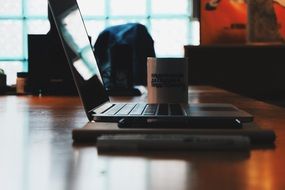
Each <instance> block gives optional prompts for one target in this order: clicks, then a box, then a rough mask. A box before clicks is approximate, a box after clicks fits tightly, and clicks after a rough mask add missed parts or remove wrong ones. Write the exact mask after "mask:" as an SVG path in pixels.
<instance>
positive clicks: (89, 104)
mask: <svg viewBox="0 0 285 190" xmlns="http://www.w3.org/2000/svg"><path fill="white" fill-rule="evenodd" d="M49 6H50V8H51V11H52V14H53V18H54V21H55V24H56V26H57V30H58V33H59V35H60V38H61V41H62V44H63V47H64V50H65V54H66V57H67V59H68V63H69V66H70V68H71V71H72V74H73V78H74V81H75V83H76V86H77V89H78V93H79V95H80V96H81V100H82V102H83V104H84V108H85V111H86V112H88V111H90V110H91V109H93V108H95V107H97V106H99V105H101V104H102V103H104V102H107V101H109V98H108V95H107V93H106V91H105V88H104V84H103V80H102V77H101V75H100V72H99V68H98V65H97V62H96V59H95V56H94V54H93V50H92V46H91V44H90V41H89V38H88V34H87V31H86V28H85V25H84V22H83V19H82V16H81V13H80V11H79V8H78V4H77V2H76V0H60V1H59V0H49ZM67 72H68V71H67Z"/></svg>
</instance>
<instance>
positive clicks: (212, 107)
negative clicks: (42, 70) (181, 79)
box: [49, 0, 253, 121]
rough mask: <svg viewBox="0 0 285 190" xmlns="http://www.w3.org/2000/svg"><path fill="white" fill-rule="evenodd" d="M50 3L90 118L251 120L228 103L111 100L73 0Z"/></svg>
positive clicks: (248, 115) (112, 119) (115, 119)
mask: <svg viewBox="0 0 285 190" xmlns="http://www.w3.org/2000/svg"><path fill="white" fill-rule="evenodd" d="M49 6H50V8H51V11H52V14H53V18H54V21H55V24H56V26H57V30H58V33H59V36H60V38H61V42H62V45H63V48H64V50H65V54H66V58H67V59H68V63H69V66H70V69H71V72H72V75H73V78H74V81H75V84H76V87H77V90H78V93H79V96H80V98H81V101H82V103H83V106H84V109H85V112H86V114H87V117H88V119H89V121H92V120H95V121H118V120H119V119H121V118H136V119H137V118H143V119H148V118H152V119H160V118H163V119H168V120H177V119H187V120H188V119H189V120H191V119H229V118H232V119H239V120H241V121H252V120H253V116H252V115H251V114H249V113H247V112H245V111H243V110H241V109H239V108H237V107H235V106H233V105H231V104H219V103H217V104H214V103H208V104H202V103H201V104H200V103H199V104H148V103H145V102H141V103H113V102H111V101H110V99H109V96H108V94H107V92H106V89H105V87H104V82H103V80H102V77H101V74H100V70H99V66H98V65H97V62H96V59H95V56H94V54H93V50H92V46H91V44H90V41H89V39H88V34H87V31H86V27H85V24H84V21H83V18H82V15H81V13H80V10H79V7H78V4H77V2H76V0H60V1H59V0H49ZM67 72H68V71H67Z"/></svg>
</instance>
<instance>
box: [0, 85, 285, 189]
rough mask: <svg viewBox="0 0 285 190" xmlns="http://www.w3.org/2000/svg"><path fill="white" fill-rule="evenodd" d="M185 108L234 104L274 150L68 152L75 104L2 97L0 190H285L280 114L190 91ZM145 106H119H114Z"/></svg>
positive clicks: (79, 119)
mask: <svg viewBox="0 0 285 190" xmlns="http://www.w3.org/2000/svg"><path fill="white" fill-rule="evenodd" d="M189 90H190V91H189V92H190V93H189V97H190V98H189V100H190V102H224V103H231V104H234V105H236V106H238V107H240V108H242V109H244V110H246V111H248V112H250V113H251V114H253V115H254V116H255V121H256V123H258V124H259V125H260V126H262V127H264V128H273V129H274V130H275V132H276V134H277V140H276V147H275V148H274V149H255V150H252V151H250V152H248V153H245V152H221V151H220V152H219V151H216V152H215V151H192V152H160V153H159V152H154V153H147V152H144V153H143V152H142V153H138V154H115V155H100V154H98V153H97V149H96V147H95V146H94V145H86V144H85V145H77V146H75V145H73V144H72V139H71V130H72V129H73V128H78V127H82V126H83V125H84V124H85V123H86V122H87V119H86V117H85V114H84V111H83V108H82V106H81V104H80V100H79V98H78V97H35V96H0V189H7V190H8V189H9V190H14V189H17V190H18V189H27V190H41V189H47V190H51V189H52V190H76V189H79V190H88V189H92V190H93V189H96V190H100V189H104V190H113V189H116V190H117V189H124V190H126V189H132V190H144V189H146V190H150V189H155V190H158V189H163V190H167V189H171V190H174V189H175V190H179V189H203V190H205V189H242V190H271V189H274V190H278V189H280V190H283V189H285V180H284V176H285V108H281V107H277V106H273V105H270V104H266V103H264V102H260V101H256V100H253V99H249V98H246V97H242V96H239V95H236V94H233V93H229V92H226V91H224V90H221V89H216V88H212V87H206V86H202V87H190V88H189ZM128 99H129V100H131V101H136V100H139V101H141V100H145V99H146V95H143V96H142V97H136V98H117V100H119V101H126V100H128Z"/></svg>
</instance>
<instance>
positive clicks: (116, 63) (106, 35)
mask: <svg viewBox="0 0 285 190" xmlns="http://www.w3.org/2000/svg"><path fill="white" fill-rule="evenodd" d="M94 54H95V57H96V60H97V62H98V65H99V69H100V71H101V73H102V77H103V81H104V83H105V85H106V87H107V88H114V87H115V88H116V87H118V85H117V84H114V81H116V79H111V78H112V77H114V76H116V74H114V73H115V72H117V75H118V72H119V70H120V71H122V70H123V69H127V70H125V72H126V73H127V75H128V77H127V79H128V80H129V81H128V82H127V87H126V88H131V86H132V85H146V81H147V80H146V78H147V68H146V61H147V57H154V56H155V51H154V45H153V39H152V37H151V35H150V34H149V33H148V31H147V28H146V27H145V26H144V25H142V24H139V23H128V24H123V25H116V26H112V27H108V28H106V29H105V30H104V31H102V32H101V33H100V34H99V36H98V38H97V40H96V42H95V45H94ZM112 57H113V59H112ZM126 73H125V74H126ZM130 80H132V81H130ZM119 88H121V86H119Z"/></svg>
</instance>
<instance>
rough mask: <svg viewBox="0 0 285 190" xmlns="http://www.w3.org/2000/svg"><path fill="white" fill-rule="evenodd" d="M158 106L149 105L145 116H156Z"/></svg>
mask: <svg viewBox="0 0 285 190" xmlns="http://www.w3.org/2000/svg"><path fill="white" fill-rule="evenodd" d="M156 109H157V104H148V105H147V106H146V108H145V110H144V113H143V114H144V115H155V113H156Z"/></svg>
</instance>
